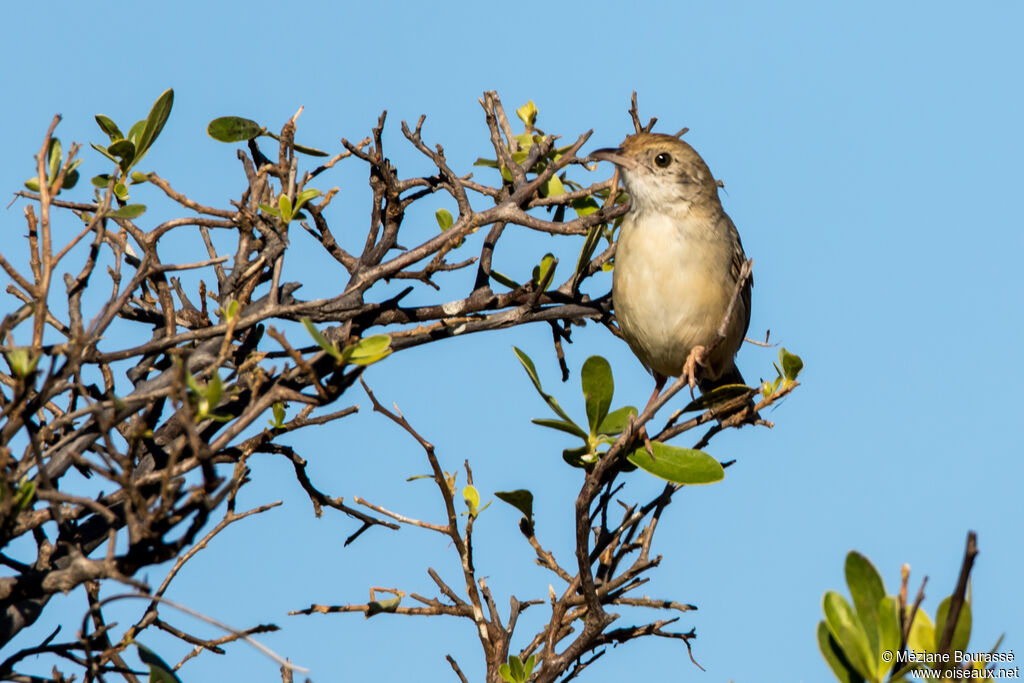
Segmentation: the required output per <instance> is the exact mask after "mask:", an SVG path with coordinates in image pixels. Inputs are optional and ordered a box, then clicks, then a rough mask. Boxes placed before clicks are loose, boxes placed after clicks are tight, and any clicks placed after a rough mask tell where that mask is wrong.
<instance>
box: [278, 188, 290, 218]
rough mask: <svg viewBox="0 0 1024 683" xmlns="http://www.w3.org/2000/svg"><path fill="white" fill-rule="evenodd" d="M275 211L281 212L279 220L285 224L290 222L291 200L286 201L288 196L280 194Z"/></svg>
mask: <svg viewBox="0 0 1024 683" xmlns="http://www.w3.org/2000/svg"><path fill="white" fill-rule="evenodd" d="M277 209H278V211H280V212H281V220H282V221H284V222H285V223H291V222H292V216H293V215H294V214H293V213H292V200H290V199H288V195H286V194H284V193H281V196H280V197H278V198H277Z"/></svg>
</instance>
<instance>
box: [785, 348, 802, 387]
mask: <svg viewBox="0 0 1024 683" xmlns="http://www.w3.org/2000/svg"><path fill="white" fill-rule="evenodd" d="M779 362H780V363H781V364H782V376H783V377H785V378H786V379H788V380H789V381H791V382H792V381H794V380H795V379H796V377H797V375H799V374H800V371H801V370H803V369H804V362H803V361H802V360H801V359H800V356H798V355H796V354H795V353H790V352H789V351H787V350H786V349H785V347H783V348H781V349H779Z"/></svg>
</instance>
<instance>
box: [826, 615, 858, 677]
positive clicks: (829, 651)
mask: <svg viewBox="0 0 1024 683" xmlns="http://www.w3.org/2000/svg"><path fill="white" fill-rule="evenodd" d="M818 649H819V650H821V656H822V657H824V658H825V661H826V662H828V666H829V668H830V669H832V673H834V674H835V676H836V678H837V679H839V681H840V683H864V678H863V677H862V676H861V675H860V674H859V673H857V672H856V671H855V670H854V668H853V666H852V665H851V664H850V662H849V661H848V660H847V659H846V657H845V656H844V654H843V649H842V648H841V647H839V643H837V642H836V639H835V638H833V637H832V634H831V633H829V631H828V626H827V625H826V624H825V622H824V621H819V622H818Z"/></svg>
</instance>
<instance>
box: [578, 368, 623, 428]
mask: <svg viewBox="0 0 1024 683" xmlns="http://www.w3.org/2000/svg"><path fill="white" fill-rule="evenodd" d="M580 386H581V387H582V388H583V399H584V401H586V404H587V422H588V423H589V424H590V433H591V434H596V433H597V428H598V425H600V424H601V423H602V422H604V419H605V418H606V417H607V416H608V408H610V407H611V404H612V394H613V393H614V392H615V382H614V380H613V379H612V366H611V365H609V364H608V361H607V360H606V359H604V358H603V357H601V356H591V357H590V358H588V359H587V360H586V361H584V363H583V369H582V370H581V371H580Z"/></svg>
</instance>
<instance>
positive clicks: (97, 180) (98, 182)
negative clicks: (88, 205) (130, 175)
mask: <svg viewBox="0 0 1024 683" xmlns="http://www.w3.org/2000/svg"><path fill="white" fill-rule="evenodd" d="M90 182H92V184H93V186H95V187H98V188H100V189H101V190H102V189H105V188H106V187H107V186H108V185H110V174H109V173H101V174H100V175H97V176H93V177H92V180H91V181H90Z"/></svg>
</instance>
